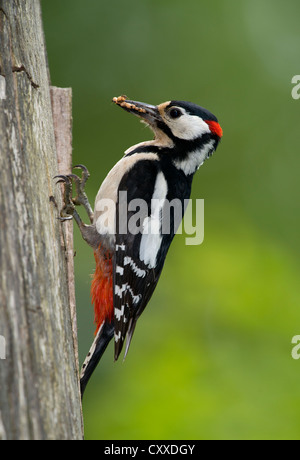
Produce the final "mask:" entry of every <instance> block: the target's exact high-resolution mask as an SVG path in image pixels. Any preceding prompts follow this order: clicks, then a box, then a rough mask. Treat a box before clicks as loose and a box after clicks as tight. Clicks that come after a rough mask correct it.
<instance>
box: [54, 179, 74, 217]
mask: <svg viewBox="0 0 300 460" xmlns="http://www.w3.org/2000/svg"><path fill="white" fill-rule="evenodd" d="M54 179H58V181H56V184H60V183H63V184H65V187H64V206H63V208H62V209H61V211H60V216H59V217H58V219H59V220H60V221H61V222H65V221H66V220H71V219H72V218H73V214H74V211H75V205H74V203H73V200H72V179H71V177H70V174H68V175H63V174H59V175H58V176H55V177H54Z"/></svg>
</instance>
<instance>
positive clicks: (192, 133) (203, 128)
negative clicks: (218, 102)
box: [167, 113, 210, 141]
mask: <svg viewBox="0 0 300 460" xmlns="http://www.w3.org/2000/svg"><path fill="white" fill-rule="evenodd" d="M167 123H168V125H169V128H170V129H171V131H172V133H173V134H174V136H176V137H178V138H179V139H184V140H187V141H192V140H194V139H197V137H201V136H202V135H203V134H207V133H210V129H209V126H208V124H207V123H205V121H204V120H202V118H200V117H197V116H196V115H189V114H188V113H185V114H184V115H182V116H181V117H179V118H176V119H175V120H168V122H167Z"/></svg>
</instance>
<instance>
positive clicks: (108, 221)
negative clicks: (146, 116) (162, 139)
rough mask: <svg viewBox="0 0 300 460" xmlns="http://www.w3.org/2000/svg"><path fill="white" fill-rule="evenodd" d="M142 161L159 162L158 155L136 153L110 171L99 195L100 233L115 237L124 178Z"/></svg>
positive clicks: (97, 200)
mask: <svg viewBox="0 0 300 460" xmlns="http://www.w3.org/2000/svg"><path fill="white" fill-rule="evenodd" d="M140 160H158V156H157V154H156V153H134V154H133V155H131V156H128V157H123V158H121V160H120V161H118V163H116V164H115V166H114V167H113V168H112V169H111V170H110V172H109V173H108V175H107V176H106V178H105V179H104V181H103V182H102V185H101V187H100V189H99V191H98V193H97V196H96V200H95V208H94V209H95V211H94V223H95V225H96V229H97V231H98V233H100V234H101V235H103V234H110V235H115V215H116V203H117V199H118V188H119V185H120V182H121V180H122V177H123V176H124V175H125V174H126V173H127V172H128V171H129V170H130V169H131V168H132V167H133V166H134V165H135V163H136V162H137V161H140Z"/></svg>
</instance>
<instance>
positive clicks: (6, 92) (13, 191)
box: [0, 0, 83, 439]
mask: <svg viewBox="0 0 300 460" xmlns="http://www.w3.org/2000/svg"><path fill="white" fill-rule="evenodd" d="M0 53H1V54H0V166H1V169H0V176H1V180H0V270H1V274H0V337H1V341H0V346H1V344H2V355H1V350H0V439H82V437H83V434H82V419H81V403H80V394H79V386H78V366H77V360H76V348H75V346H74V341H73V334H72V318H71V313H70V308H69V301H70V294H69V287H68V276H67V260H66V247H65V243H64V241H65V239H64V234H63V233H62V226H61V224H60V222H59V220H58V219H57V216H58V210H59V209H60V207H61V193H60V189H59V187H58V186H56V185H55V181H54V180H53V177H54V176H55V175H56V174H57V173H58V167H57V156H56V146H55V136H54V127H53V117H52V110H51V99H50V87H49V76H48V70H47V60H46V53H45V45H44V36H43V29H42V21H41V10H40V3H39V0H2V1H1V0H0ZM50 197H51V198H50ZM3 358H5V359H3Z"/></svg>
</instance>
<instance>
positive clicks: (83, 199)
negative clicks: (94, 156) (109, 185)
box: [70, 165, 94, 224]
mask: <svg viewBox="0 0 300 460" xmlns="http://www.w3.org/2000/svg"><path fill="white" fill-rule="evenodd" d="M73 169H81V170H82V175H81V179H80V178H79V177H78V176H76V175H75V174H70V177H72V179H73V180H74V182H75V187H76V196H75V197H74V198H73V203H74V204H75V205H82V206H83V207H84V209H85V210H86V212H87V215H88V217H89V219H90V222H91V224H92V223H93V219H94V213H93V209H92V207H91V205H90V203H89V200H88V197H87V195H86V193H85V190H84V188H85V184H86V181H87V180H88V178H89V177H90V173H89V171H88V169H87V168H86V167H85V166H84V165H76V166H73Z"/></svg>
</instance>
